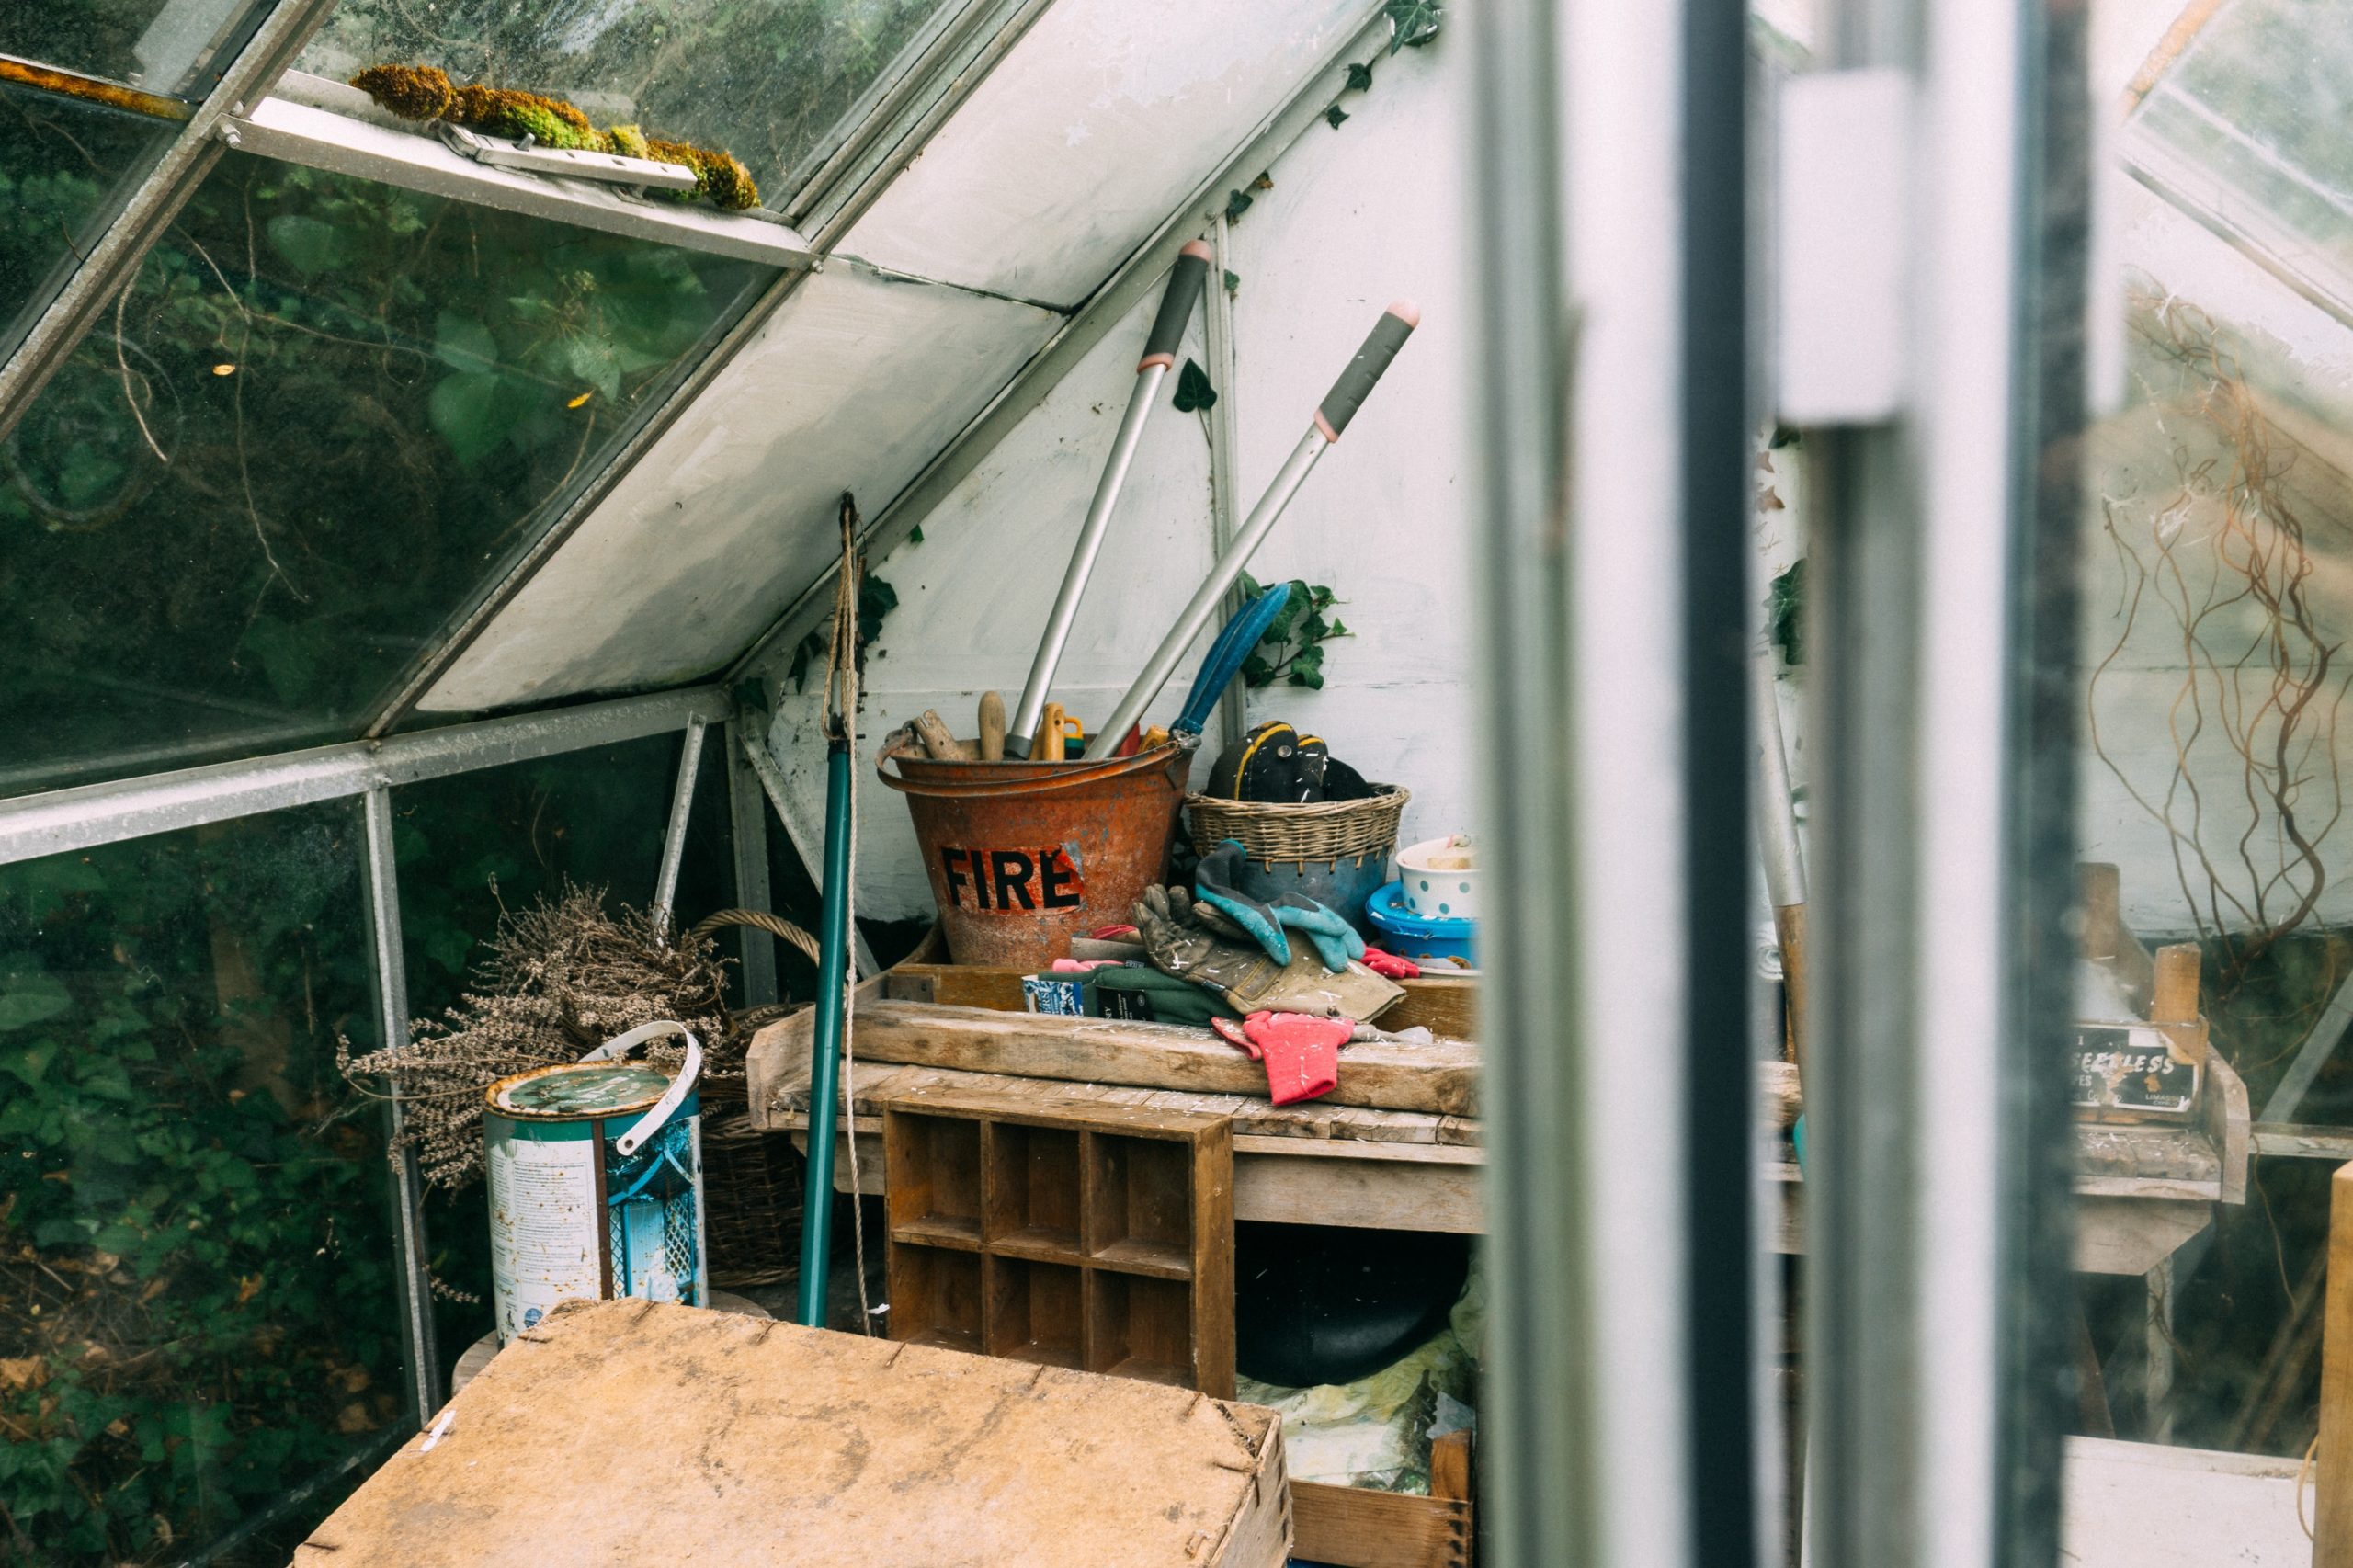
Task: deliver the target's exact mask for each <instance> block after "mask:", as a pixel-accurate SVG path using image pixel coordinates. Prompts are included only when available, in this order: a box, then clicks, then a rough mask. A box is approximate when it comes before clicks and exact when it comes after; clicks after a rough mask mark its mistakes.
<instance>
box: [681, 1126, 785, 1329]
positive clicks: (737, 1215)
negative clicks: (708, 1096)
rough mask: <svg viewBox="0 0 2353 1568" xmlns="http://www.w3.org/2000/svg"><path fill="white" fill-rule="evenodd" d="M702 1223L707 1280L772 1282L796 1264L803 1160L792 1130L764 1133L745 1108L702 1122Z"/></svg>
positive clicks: (781, 1278) (780, 1280)
mask: <svg viewBox="0 0 2353 1568" xmlns="http://www.w3.org/2000/svg"><path fill="white" fill-rule="evenodd" d="M702 1190H703V1223H704V1224H705V1225H706V1226H707V1227H708V1234H707V1236H706V1238H705V1239H706V1240H707V1242H708V1243H709V1245H710V1282H711V1283H712V1284H713V1285H716V1286H721V1287H730V1286H732V1287H734V1288H736V1289H739V1290H740V1289H742V1288H743V1287H744V1286H746V1285H777V1284H781V1283H783V1282H784V1281H785V1280H787V1279H790V1278H792V1277H793V1275H794V1274H795V1273H796V1272H798V1270H799V1267H800V1263H801V1158H800V1155H799V1154H798V1153H795V1151H794V1150H793V1147H792V1135H791V1134H790V1133H789V1132H763V1131H760V1130H759V1129H758V1128H756V1127H755V1126H753V1125H752V1112H751V1109H750V1108H749V1107H746V1106H741V1105H730V1106H727V1107H724V1108H713V1109H712V1110H711V1111H710V1113H709V1114H707V1115H706V1116H704V1118H703V1120H702Z"/></svg>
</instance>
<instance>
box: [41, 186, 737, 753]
mask: <svg viewBox="0 0 2353 1568" xmlns="http://www.w3.org/2000/svg"><path fill="white" fill-rule="evenodd" d="M774 276H775V272H774V270H773V269H771V268H768V267H762V266H759V265H756V264H755V263H751V262H746V261H740V260H733V259H729V258H725V257H718V256H709V255H705V254H699V253H690V252H686V251H681V250H676V249H673V248H670V247H667V246H665V245H661V244H653V243H649V242H646V241H643V240H637V239H631V238H626V237H623V236H620V235H615V234H608V233H591V232H588V231H585V230H580V229H574V228H572V227H570V226H568V225H564V224H561V223H556V222H549V221H547V220H544V219H538V218H529V217H524V216H520V215H517V214H514V213H506V212H497V211H492V210H485V209H481V208H474V207H469V206H465V205H462V204H460V203H457V202H454V201H450V200H447V199H440V198H436V197H431V196H425V195H419V194H415V193H412V192H408V191H402V190H395V189H392V188H391V187H384V186H379V185H373V184H370V183H369V182H367V181H363V180H359V179H356V178H351V177H348V176H338V175H331V174H326V173H324V172H321V171H317V170H312V169H305V168H301V167H297V166H294V165H285V164H278V163H275V162H272V161H269V160H267V159H262V158H257V157H254V156H251V155H249V154H244V153H227V154H225V155H223V157H222V160H221V162H220V163H219V164H218V165H215V167H214V168H213V170H212V171H211V172H210V174H209V175H207V176H206V177H205V179H204V182H203V184H202V185H201V187H199V189H198V190H197V192H196V193H195V195H194V197H193V198H192V199H190V200H189V202H188V205H187V207H186V208H185V209H184V210H182V211H181V213H180V216H179V218H178V220H177V222H176V223H174V224H173V225H172V227H171V229H170V231H169V233H166V234H165V237H164V238H163V240H162V241H161V242H160V243H158V244H156V246H155V247H154V249H153V251H152V252H151V253H150V254H149V255H148V256H147V258H146V259H145V261H144V262H143V264H142V267H141V268H140V271H139V273H138V276H137V278H136V279H135V280H134V282H133V284H132V286H131V290H130V291H129V293H128V295H127V296H126V297H124V298H123V299H122V300H121V301H119V305H120V308H119V310H109V311H108V312H106V313H105V314H104V315H103V316H102V317H101V319H100V321H99V324H98V325H97V328H96V329H95V330H93V331H92V333H91V334H90V335H89V336H88V337H87V338H86V339H85V341H84V342H83V343H82V345H81V346H80V347H78V348H77V349H76V350H75V351H74V356H73V358H72V359H71V360H70V361H69V362H68V363H67V364H66V365H65V366H64V367H63V369H61V370H60V371H59V372H58V374H57V376H56V377H55V379H54V380H53V381H51V383H50V385H49V386H48V387H47V388H46V389H45V390H44V391H43V392H42V393H41V394H40V398H39V400H38V401H37V402H36V403H34V405H33V407H32V408H31V410H30V411H29V412H28V414H27V415H26V417H25V419H24V421H23V423H22V424H21V425H20V426H19V427H18V428H17V431H16V432H15V433H14V434H13V435H12V436H11V437H9V438H8V440H7V441H6V443H5V445H0V539H5V540H6V546H5V548H0V624H6V625H7V626H9V627H10V628H11V629H12V634H11V636H10V638H9V639H8V640H7V642H6V644H5V646H0V736H5V737H6V740H5V742H0V793H17V792H22V791H25V790H33V789H40V788H48V787H51V786H54V785H58V784H63V783H69V782H80V781H83V780H85V779H88V778H97V777H110V776H118V775H121V774H125V773H130V772H136V771H142V770H145V769H148V768H152V767H161V766H169V765H172V764H175V763H179V762H187V761H193V760H199V759H201V758H204V757H209V756H225V755H251V754H254V753H256V752H259V751H264V750H275V749H279V748H282V747H285V746H288V745H293V744H304V743H306V742H311V741H316V740H322V739H327V738H340V737H348V736H350V735H353V734H356V733H358V731H359V730H360V729H361V728H362V727H364V725H365V724H366V722H368V720H369V718H370V717H371V716H372V715H373V714H374V712H375V711H376V710H377V709H378V708H379V707H380V706H381V702H382V700H383V699H384V697H385V696H386V694H387V692H388V691H389V690H390V689H391V688H392V687H393V686H394V684H395V683H396V682H397V681H398V680H399V678H400V677H401V676H402V675H403V674H404V672H405V671H406V670H407V669H408V667H409V666H410V665H412V663H413V662H415V660H416V659H417V658H418V657H419V655H420V653H422V652H423V651H424V650H425V649H426V647H428V646H430V645H431V644H432V643H433V642H435V641H437V640H438V636H439V634H440V631H441V630H442V629H443V628H444V627H445V626H446V625H447V624H448V623H449V621H450V620H451V619H453V618H454V617H455V616H456V615H458V614H460V612H462V611H463V610H464V609H466V608H469V607H470V606H471V604H472V602H473V600H474V598H475V597H477V596H478V595H479V594H480V593H481V592H482V591H483V587H484V585H486V584H487V583H489V582H491V581H494V579H495V578H496V576H497V575H498V574H499V573H500V572H502V571H503V570H504V569H505V567H506V564H507V562H509V560H510V559H511V558H512V557H513V556H514V555H515V554H516V553H517V551H520V550H521V549H522V548H524V547H525V546H526V545H528V544H529V542H530V541H531V540H533V539H534V538H536V536H537V533H538V531H539V530H540V528H544V527H545V526H546V525H547V524H548V523H549V522H550V521H551V519H552V518H553V517H554V516H555V515H556V514H557V513H558V512H559V511H560V510H561V507H562V506H563V503H564V502H565V501H567V500H568V499H569V498H570V496H571V495H572V494H574V492H575V490H576V489H577V487H578V486H579V485H580V484H581V483H584V482H585V480H586V478H587V477H588V476H589V475H590V474H592V473H593V472H595V471H596V469H597V466H598V464H599V462H600V461H601V460H602V457H603V454H604V452H605V451H606V450H607V449H608V447H609V446H610V445H611V444H612V443H613V442H615V441H616V440H617V439H619V438H620V437H621V436H622V434H623V433H624V432H625V431H626V430H627V429H628V428H629V427H630V426H631V422H632V421H633V419H634V418H635V416H636V415H637V414H638V412H639V410H640V408H641V406H642V405H643V404H645V403H648V402H649V401H651V400H654V399H656V398H658V396H659V395H660V393H661V392H663V391H664V390H665V388H666V387H667V386H669V385H670V384H672V383H673V381H674V379H675V378H676V376H677V375H678V374H679V373H681V372H682V371H683V370H684V369H685V368H686V367H688V365H690V364H691V363H692V362H693V361H694V360H695V359H696V358H698V357H699V354H700V353H701V352H703V351H704V350H705V348H706V347H707V346H708V344H709V343H710V340H711V338H712V337H713V335H714V334H715V332H716V331H717V330H718V329H719V328H720V326H721V324H722V323H724V322H726V321H729V320H732V319H733V313H734V312H736V311H737V310H739V309H740V308H741V305H742V301H745V299H747V298H748V297H749V296H750V294H751V293H752V292H753V291H755V290H757V289H759V288H761V287H763V286H765V285H766V284H767V282H768V281H769V280H770V279H771V278H774Z"/></svg>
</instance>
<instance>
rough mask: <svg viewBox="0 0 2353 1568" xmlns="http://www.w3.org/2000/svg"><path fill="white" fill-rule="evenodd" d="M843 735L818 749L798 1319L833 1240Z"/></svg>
mask: <svg viewBox="0 0 2353 1568" xmlns="http://www.w3.org/2000/svg"><path fill="white" fill-rule="evenodd" d="M849 765H850V755H849V738H848V737H847V736H846V735H835V736H832V737H829V739H828V740H827V743H826V748H825V892H824V900H825V903H824V921H823V929H822V930H820V931H819V932H818V948H817V952H818V958H817V1027H816V1029H815V1041H814V1043H813V1045H812V1047H811V1051H812V1052H813V1059H812V1061H811V1062H810V1066H809V1180H808V1185H807V1187H805V1189H804V1191H803V1196H802V1199H801V1302H800V1306H801V1322H802V1323H803V1324H807V1325H808V1326H809V1327H811V1328H823V1327H824V1326H825V1285H826V1265H827V1262H828V1260H829V1259H830V1258H831V1256H832V1254H833V1244H834V1115H835V1107H836V1106H837V1105H839V1103H840V1101H841V1070H842V1006H843V1002H844V996H843V981H844V980H845V978H846V976H847V970H848V968H849V904H848V902H847V900H848V898H849V833H850V828H849V791H850V773H849Z"/></svg>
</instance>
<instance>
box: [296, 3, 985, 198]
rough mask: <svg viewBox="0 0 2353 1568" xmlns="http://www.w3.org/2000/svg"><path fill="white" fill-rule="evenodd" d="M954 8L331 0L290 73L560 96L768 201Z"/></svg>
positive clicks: (599, 122)
mask: <svg viewBox="0 0 2353 1568" xmlns="http://www.w3.org/2000/svg"><path fill="white" fill-rule="evenodd" d="M960 3H961V0H620V3H619V4H603V5H596V6H584V5H560V6H532V7H522V6H511V5H506V4H505V3H503V0H442V3H441V4H438V5H436V6H429V7H428V6H418V5H415V4H413V3H411V0H344V4H342V5H341V6H337V7H336V9H335V15H334V16H333V17H329V18H328V20H327V24H326V26H325V27H324V28H323V29H322V30H321V31H320V34H319V36H318V37H317V38H316V39H315V40H313V42H312V44H311V46H310V48H309V49H308V50H306V51H304V52H303V54H302V56H301V59H300V60H298V61H297V62H296V68H297V69H298V70H301V71H307V72H310V73H313V74H316V75H321V76H331V77H334V78H335V79H336V80H338V81H347V80H348V79H350V78H351V77H352V76H354V75H356V74H358V73H359V72H361V71H363V70H366V69H367V68H369V66H373V65H387V64H391V65H431V66H437V67H438V68H439V69H441V70H442V71H444V72H446V73H447V74H449V78H450V80H451V81H452V82H454V83H456V84H458V85H468V84H480V85H484V86H493V87H506V88H516V89H521V90H524V91H528V92H533V93H541V94H547V95H551V96H555V97H562V98H563V99H565V100H566V101H568V102H570V103H571V104H573V105H574V106H575V107H576V108H579V109H580V110H581V111H582V112H583V113H584V114H585V115H586V116H587V117H588V119H590V120H591V121H592V122H593V123H594V124H595V125H596V126H597V128H599V129H603V128H606V127H608V126H612V125H624V126H635V127H637V128H638V129H639V130H641V131H642V132H643V133H644V134H645V135H647V136H651V137H657V138H664V139H667V140H670V141H676V142H694V143H698V144H700V145H705V146H710V147H713V148H717V149H720V150H722V151H725V152H728V153H733V154H734V155H735V156H736V157H737V158H739V159H741V160H742V161H743V162H744V164H745V165H746V166H747V167H749V168H750V170H751V172H752V176H753V178H754V179H755V180H756V181H757V183H758V185H759V187H760V188H761V190H762V192H763V193H764V195H765V197H766V199H767V204H768V205H770V206H777V205H779V204H780V203H782V202H783V201H784V200H785V199H787V198H789V197H790V195H791V194H792V192H791V190H790V186H792V185H793V184H794V183H795V181H794V179H793V177H792V176H793V175H794V172H795V170H796V169H798V168H801V167H803V166H804V165H806V164H807V163H808V161H809V160H810V158H811V155H812V154H813V153H817V152H819V151H820V149H821V148H822V146H823V145H824V143H825V142H827V139H828V132H830V131H834V130H835V128H836V125H837V122H839V121H841V120H843V119H844V118H845V116H847V114H848V113H849V111H850V109H851V108H852V107H853V106H854V105H856V104H857V103H858V99H859V96H860V95H861V94H863V93H865V92H866V91H867V89H868V88H869V87H870V86H871V85H874V84H875V83H876V82H877V81H878V79H881V78H882V77H884V76H885V75H886V74H888V73H890V72H892V70H893V69H894V62H900V61H901V58H902V56H903V55H904V54H905V53H906V52H907V51H908V50H909V46H910V45H911V44H914V43H915V41H916V40H918V38H919V37H920V36H921V35H923V33H924V32H925V25H926V23H927V22H929V21H930V20H931V19H932V17H934V16H935V15H936V14H941V13H944V12H946V11H948V10H949V9H952V8H953V7H954V6H957V5H958V4H960Z"/></svg>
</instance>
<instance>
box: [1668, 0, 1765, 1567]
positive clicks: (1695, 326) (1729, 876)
mask: <svg viewBox="0 0 2353 1568" xmlns="http://www.w3.org/2000/svg"><path fill="white" fill-rule="evenodd" d="M1682 45H1683V47H1682V75H1683V82H1682V87H1683V104H1682V122H1683V124H1682V129H1683V168H1682V188H1681V190H1680V192H1679V193H1678V194H1679V199H1680V204H1681V208H1682V214H1681V215H1682V227H1683V235H1682V239H1683V256H1682V269H1681V273H1682V275H1681V278H1680V284H1681V289H1682V299H1681V301H1680V313H1681V316H1682V356H1683V366H1682V369H1683V376H1682V387H1681V395H1682V420H1683V431H1682V452H1681V459H1682V464H1683V496H1682V504H1683V517H1682V523H1683V540H1682V547H1683V548H1682V558H1683V581H1682V585H1681V586H1682V594H1681V599H1682V605H1681V609H1682V617H1683V626H1682V631H1683V651H1682V652H1683V657H1682V665H1683V668H1682V680H1683V701H1684V708H1683V735H1682V741H1683V774H1684V777H1683V789H1684V802H1685V812H1684V853H1683V865H1684V876H1685V879H1686V883H1687V885H1686V887H1685V889H1684V894H1683V898H1684V904H1683V907H1684V914H1685V919H1686V922H1687V927H1686V929H1687V935H1686V940H1685V949H1684V962H1685V966H1686V978H1685V984H1686V988H1687V990H1688V994H1689V1002H1688V1011H1687V1013H1686V1015H1685V1028H1686V1030H1687V1034H1686V1038H1685V1040H1684V1055H1685V1061H1686V1063H1687V1066H1686V1077H1685V1104H1684V1109H1683V1115H1684V1126H1685V1130H1686V1131H1685V1138H1686V1150H1687V1158H1688V1161H1689V1176H1688V1185H1687V1186H1686V1187H1685V1194H1684V1201H1685V1214H1686V1217H1687V1219H1686V1231H1685V1238H1684V1241H1685V1245H1686V1247H1687V1248H1688V1257H1689V1264H1688V1286H1687V1290H1688V1294H1687V1298H1686V1312H1687V1313H1688V1335H1689V1338H1690V1346H1689V1351H1688V1363H1687V1364H1688V1369H1689V1380H1690V1392H1689V1395H1688V1398H1689V1402H1690V1403H1689V1409H1690V1427H1689V1438H1688V1440H1689V1443H1690V1455H1691V1460H1690V1463H1691V1470H1690V1475H1691V1548H1692V1560H1693V1561H1694V1562H1699V1563H1705V1564H1714V1563H1727V1564H1746V1563H1752V1562H1756V1561H1757V1556H1756V1528H1757V1518H1758V1510H1757V1498H1756V1488H1757V1483H1758V1481H1759V1479H1760V1471H1759V1469H1758V1464H1757V1442H1756V1415H1757V1413H1756V1391H1757V1387H1758V1384H1757V1377H1756V1365H1755V1356H1756V1343H1757V1335H1756V1333H1755V1331H1754V1328H1755V1324H1754V1318H1755V1312H1756V1272H1757V1269H1758V1267H1759V1260H1758V1258H1757V1256H1756V1235H1755V1228H1754V1223H1753V1221H1754V1217H1755V1212H1756V1204H1755V1197H1754V1195H1755V1187H1756V1179H1757V1177H1756V1151H1757V1140H1756V1131H1755V1117H1756V1095H1755V1091H1754V1088H1753V1084H1754V1080H1755V1077H1756V1072H1755V1051H1756V1037H1755V1035H1754V1034H1753V1032H1752V1029H1751V1024H1750V1017H1749V1015H1750V1001H1751V994H1752V992H1753V990H1754V982H1753V980H1752V979H1751V974H1750V967H1751V966H1750V962H1749V957H1748V955H1749V952H1750V949H1751V940H1750V936H1749V914H1750V911H1751V909H1752V908H1753V907H1754V904H1753V902H1752V899H1751V887H1752V878H1753V876H1754V870H1753V867H1754V858H1753V854H1752V849H1751V845H1750V841H1749V826H1750V823H1751V820H1752V819H1751V813H1750V805H1749V799H1748V793H1749V787H1750V778H1751V768H1750V766H1749V758H1750V756H1751V752H1752V749H1753V746H1754V744H1755V743H1754V740H1753V738H1752V735H1751V731H1750V718H1749V704H1748V696H1749V692H1750V691H1751V689H1752V687H1753V684H1754V681H1753V676H1752V675H1751V672H1750V668H1749V663H1750V653H1749V629H1750V627H1751V626H1752V625H1753V624H1754V621H1755V611H1754V609H1753V608H1752V606H1751V605H1750V602H1749V593H1750V588H1749V572H1748V562H1749V558H1750V555H1751V553H1752V551H1751V547H1750V543H1749V529H1750V527H1751V523H1750V518H1751V517H1752V515H1753V511H1754V506H1755V502H1754V499H1753V492H1754V480H1753V475H1752V470H1751V462H1752V459H1751V457H1750V449H1751V446H1752V443H1753V442H1754V439H1755V437H1754V436H1753V434H1752V431H1753V428H1754V422H1755V415H1754V411H1753V410H1752V409H1751V408H1750V406H1749V403H1748V391H1749V388H1750V386H1751V385H1752V384H1753V383H1754V380H1755V378H1754V377H1753V376H1752V374H1751V372H1750V367H1749V361H1748V348H1749V330H1748V310H1747V294H1748V287H1747V286H1748V278H1749V269H1750V247H1749V237H1748V224H1747V210H1748V202H1747V183H1748V153H1747V145H1748V108H1747V101H1748V90H1747V89H1748V79H1749V73H1748V7H1747V6H1746V5H1745V3H1744V0H1686V4H1685V5H1684V6H1683V40H1682Z"/></svg>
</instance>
